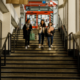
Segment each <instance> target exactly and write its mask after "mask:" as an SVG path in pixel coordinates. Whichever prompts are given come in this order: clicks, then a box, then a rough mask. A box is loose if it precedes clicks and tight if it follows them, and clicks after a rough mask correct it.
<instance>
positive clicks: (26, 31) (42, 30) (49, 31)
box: [23, 19, 55, 50]
mask: <svg viewBox="0 0 80 80" xmlns="http://www.w3.org/2000/svg"><path fill="white" fill-rule="evenodd" d="M31 30H32V25H31V24H30V19H28V20H27V22H26V24H25V25H24V26H23V35H24V39H25V49H27V48H28V47H30V43H29V42H30V32H31ZM54 32H55V29H54V27H53V24H52V22H49V25H48V27H46V24H45V22H44V20H41V23H40V25H39V26H38V33H39V48H41V47H44V45H43V44H44V37H46V40H47V44H48V46H49V50H51V47H53V46H52V44H53V35H54ZM50 39H51V41H50Z"/></svg>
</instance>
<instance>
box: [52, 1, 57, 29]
mask: <svg viewBox="0 0 80 80" xmlns="http://www.w3.org/2000/svg"><path fill="white" fill-rule="evenodd" d="M53 1H54V2H55V3H57V4H58V0H56V1H55V0H53ZM53 13H54V15H53V24H54V27H55V28H56V29H58V6H55V7H54V8H53Z"/></svg>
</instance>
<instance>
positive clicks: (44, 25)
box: [40, 19, 46, 27]
mask: <svg viewBox="0 0 80 80" xmlns="http://www.w3.org/2000/svg"><path fill="white" fill-rule="evenodd" d="M42 21H44V20H43V19H42V20H41V23H40V24H41V26H42V27H46V24H45V22H44V23H43V25H42Z"/></svg>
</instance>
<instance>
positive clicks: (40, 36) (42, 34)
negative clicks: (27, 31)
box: [39, 33, 44, 45]
mask: <svg viewBox="0 0 80 80" xmlns="http://www.w3.org/2000/svg"><path fill="white" fill-rule="evenodd" d="M41 38H42V45H43V42H44V33H39V44H41Z"/></svg>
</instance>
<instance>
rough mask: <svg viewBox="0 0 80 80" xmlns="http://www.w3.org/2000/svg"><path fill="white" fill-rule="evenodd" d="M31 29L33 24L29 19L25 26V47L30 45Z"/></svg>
mask: <svg viewBox="0 0 80 80" xmlns="http://www.w3.org/2000/svg"><path fill="white" fill-rule="evenodd" d="M31 29H32V25H31V24H30V19H28V20H27V22H26V24H25V25H24V26H23V38H24V39H25V49H27V48H28V47H30V32H31Z"/></svg>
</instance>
